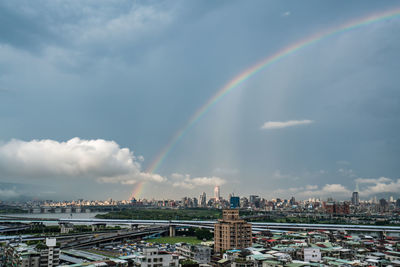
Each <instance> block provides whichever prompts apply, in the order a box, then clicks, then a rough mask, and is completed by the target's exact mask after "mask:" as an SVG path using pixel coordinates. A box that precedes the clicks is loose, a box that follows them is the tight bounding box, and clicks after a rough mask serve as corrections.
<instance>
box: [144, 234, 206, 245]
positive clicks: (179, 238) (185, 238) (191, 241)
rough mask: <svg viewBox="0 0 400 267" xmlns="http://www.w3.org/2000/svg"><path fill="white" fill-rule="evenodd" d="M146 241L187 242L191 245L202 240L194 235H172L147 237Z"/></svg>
mask: <svg viewBox="0 0 400 267" xmlns="http://www.w3.org/2000/svg"><path fill="white" fill-rule="evenodd" d="M146 242H148V243H160V244H176V243H188V244H192V245H196V244H200V243H201V242H202V241H201V240H199V239H197V237H195V236H174V237H159V238H154V239H149V240H147V241H146Z"/></svg>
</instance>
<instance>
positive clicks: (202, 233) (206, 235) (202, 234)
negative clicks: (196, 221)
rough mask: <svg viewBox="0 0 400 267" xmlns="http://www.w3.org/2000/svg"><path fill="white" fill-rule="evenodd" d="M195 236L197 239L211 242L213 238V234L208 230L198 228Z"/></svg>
mask: <svg viewBox="0 0 400 267" xmlns="http://www.w3.org/2000/svg"><path fill="white" fill-rule="evenodd" d="M195 235H196V237H197V239H199V240H204V239H205V240H210V239H212V238H213V234H212V233H211V231H210V230H208V229H202V228H198V229H196V231H195Z"/></svg>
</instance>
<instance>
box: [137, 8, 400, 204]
mask: <svg viewBox="0 0 400 267" xmlns="http://www.w3.org/2000/svg"><path fill="white" fill-rule="evenodd" d="M397 17H400V8H397V9H392V10H390V11H385V12H382V13H378V14H372V15H368V16H367V17H363V18H358V19H356V20H352V21H350V22H348V23H346V24H342V25H340V26H336V27H333V28H330V29H327V30H325V31H322V32H319V33H316V34H314V35H312V36H309V37H308V38H305V39H302V40H300V41H298V42H296V43H294V44H291V45H289V46H287V47H285V48H283V49H281V50H279V51H277V52H276V53H275V54H273V55H271V56H269V57H267V58H265V59H263V60H261V61H260V62H259V63H257V64H255V65H253V66H251V67H250V68H248V69H246V70H245V71H243V72H241V73H240V74H239V75H237V76H236V77H234V78H233V79H232V80H230V81H229V82H228V83H227V84H225V85H224V87H222V88H221V89H219V90H218V91H217V92H216V93H215V94H214V95H213V96H212V97H211V98H210V99H209V100H208V101H207V102H206V103H205V104H204V105H203V106H201V107H200V108H199V109H198V110H197V111H196V112H195V113H194V114H193V115H192V116H191V117H190V119H189V121H188V122H187V123H186V124H185V125H184V126H183V127H182V128H181V129H179V130H178V131H177V132H176V133H175V134H174V135H173V136H172V138H171V139H170V140H169V142H168V143H167V145H166V146H165V147H164V148H163V149H162V150H161V151H160V153H158V155H157V157H156V158H155V159H154V160H153V161H152V163H151V164H150V165H149V167H148V168H147V169H146V172H150V173H152V172H155V171H157V169H158V168H159V167H160V165H161V164H162V163H163V162H164V160H165V158H166V157H167V156H168V154H169V153H170V152H171V150H172V149H173V148H174V146H175V145H176V144H177V143H178V142H179V141H180V140H181V139H182V138H183V136H184V135H185V134H186V133H187V131H188V130H189V129H190V128H191V127H193V125H195V124H196V122H198V121H199V120H200V119H201V118H202V117H203V116H204V115H205V114H206V113H207V112H208V111H209V110H210V108H211V107H213V106H214V105H216V104H217V103H218V102H219V101H220V100H221V99H222V98H223V97H224V96H226V95H227V94H228V93H229V92H231V91H232V90H233V89H235V88H237V87H238V86H240V85H241V84H243V83H244V82H245V81H247V80H248V79H250V78H251V77H253V76H254V75H256V74H257V73H259V72H260V71H262V70H264V69H265V68H267V67H269V66H271V65H272V64H274V63H276V62H278V61H279V60H281V59H283V58H286V57H288V56H290V55H292V54H294V53H296V52H298V51H300V50H302V49H304V48H306V47H308V46H311V45H313V44H315V43H317V42H319V41H321V40H324V39H326V38H328V37H331V36H333V35H337V34H340V33H344V32H348V31H351V30H354V29H357V28H360V27H364V26H368V25H370V24H373V23H376V22H380V21H385V20H389V19H393V18H397ZM143 185H144V182H138V184H137V185H136V187H135V189H134V190H133V193H132V196H133V197H138V196H139V195H140V193H141V192H142V190H143Z"/></svg>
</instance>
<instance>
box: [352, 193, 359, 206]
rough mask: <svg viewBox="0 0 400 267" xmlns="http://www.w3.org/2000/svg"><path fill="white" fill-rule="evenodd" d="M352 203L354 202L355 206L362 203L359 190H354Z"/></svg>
mask: <svg viewBox="0 0 400 267" xmlns="http://www.w3.org/2000/svg"><path fill="white" fill-rule="evenodd" d="M351 204H353V205H354V206H358V205H360V199H359V196H358V192H353V195H352V196H351Z"/></svg>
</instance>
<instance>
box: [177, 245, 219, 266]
mask: <svg viewBox="0 0 400 267" xmlns="http://www.w3.org/2000/svg"><path fill="white" fill-rule="evenodd" d="M176 252H177V253H178V254H180V255H181V256H183V257H185V258H189V259H193V260H195V261H197V262H198V263H209V262H210V259H211V248H210V247H207V246H201V245H190V244H182V245H180V246H177V247H176Z"/></svg>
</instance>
